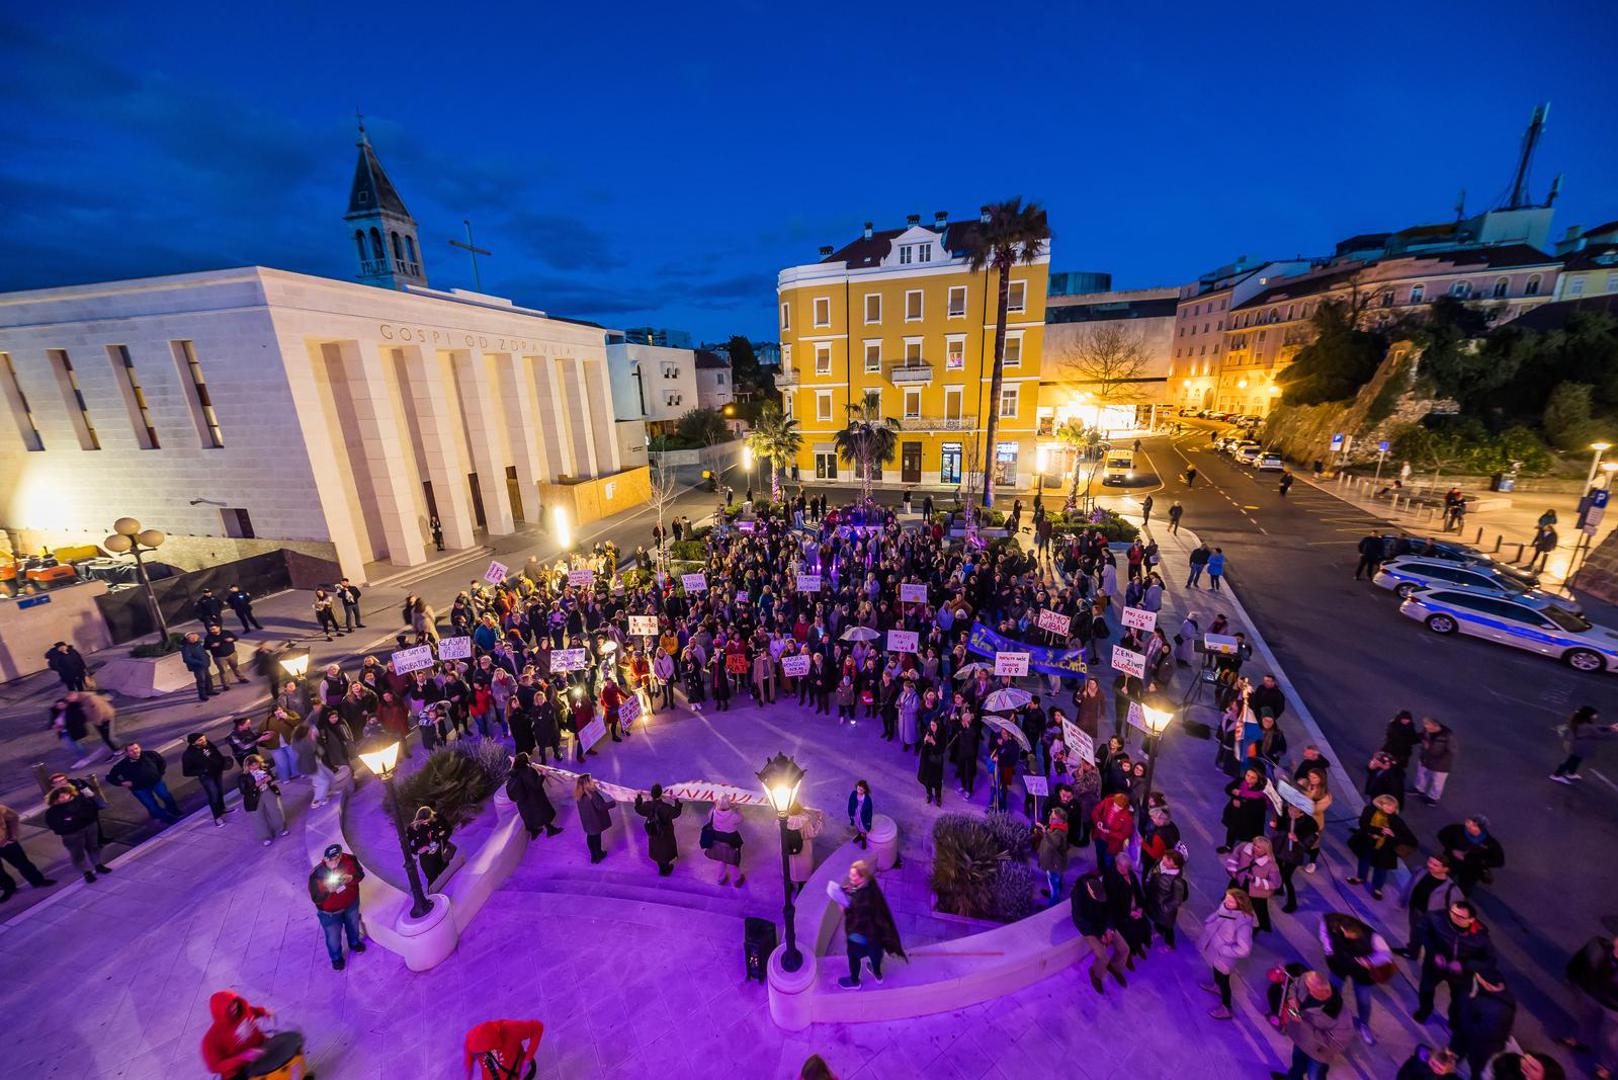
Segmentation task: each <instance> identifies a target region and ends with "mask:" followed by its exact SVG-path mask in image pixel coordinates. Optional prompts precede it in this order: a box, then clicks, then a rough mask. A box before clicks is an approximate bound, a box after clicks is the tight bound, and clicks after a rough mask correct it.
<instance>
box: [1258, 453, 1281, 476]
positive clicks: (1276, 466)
mask: <svg viewBox="0 0 1618 1080" xmlns="http://www.w3.org/2000/svg"><path fill="white" fill-rule="evenodd" d="M1286 467H1287V464H1286V462H1285V461H1283V460H1282V459H1281V455H1280V454H1277V453H1276V452H1275V451H1274V450H1266V451H1264V453H1262V454H1260V455H1259V456H1258V462H1257V468H1258V471H1259V472H1285V471H1286Z"/></svg>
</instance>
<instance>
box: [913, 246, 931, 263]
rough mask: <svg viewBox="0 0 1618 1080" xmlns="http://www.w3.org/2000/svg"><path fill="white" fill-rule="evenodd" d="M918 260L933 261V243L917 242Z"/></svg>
mask: <svg viewBox="0 0 1618 1080" xmlns="http://www.w3.org/2000/svg"><path fill="white" fill-rule="evenodd" d="M916 261H917V262H932V261H933V245H931V244H917V245H916Z"/></svg>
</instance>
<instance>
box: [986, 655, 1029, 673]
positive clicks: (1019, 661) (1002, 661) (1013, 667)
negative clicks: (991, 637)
mask: <svg viewBox="0 0 1618 1080" xmlns="http://www.w3.org/2000/svg"><path fill="white" fill-rule="evenodd" d="M994 673H995V674H996V675H1026V674H1028V654H1027V653H1025V652H997V653H995V654H994Z"/></svg>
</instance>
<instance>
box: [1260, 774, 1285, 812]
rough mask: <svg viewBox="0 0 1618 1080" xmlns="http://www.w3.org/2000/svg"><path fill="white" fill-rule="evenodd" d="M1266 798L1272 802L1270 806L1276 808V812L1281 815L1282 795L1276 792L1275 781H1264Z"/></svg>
mask: <svg viewBox="0 0 1618 1080" xmlns="http://www.w3.org/2000/svg"><path fill="white" fill-rule="evenodd" d="M1264 797H1265V798H1267V799H1269V800H1270V805H1271V806H1273V807H1275V812H1276V813H1277V814H1279V813H1280V812H1281V793H1280V792H1279V791H1277V790H1275V783H1274V782H1273V781H1270V780H1266V781H1264Z"/></svg>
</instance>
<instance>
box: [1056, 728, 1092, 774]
mask: <svg viewBox="0 0 1618 1080" xmlns="http://www.w3.org/2000/svg"><path fill="white" fill-rule="evenodd" d="M1062 742H1063V744H1064V745H1066V746H1067V756H1068V758H1069V759H1070V760H1071V759H1073V758H1075V757H1076V758H1080V759H1082V760H1084V761H1088V762H1089V763H1090V764H1092V765H1094V764H1095V763H1096V743H1095V740H1094V739H1092V738H1090V736H1089V735H1088V734H1087V733H1086V732H1085V730H1084V729H1083V728H1081V727H1080V726H1079V725H1077V724H1075V723H1074V722H1073V721H1071V720H1063V721H1062Z"/></svg>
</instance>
